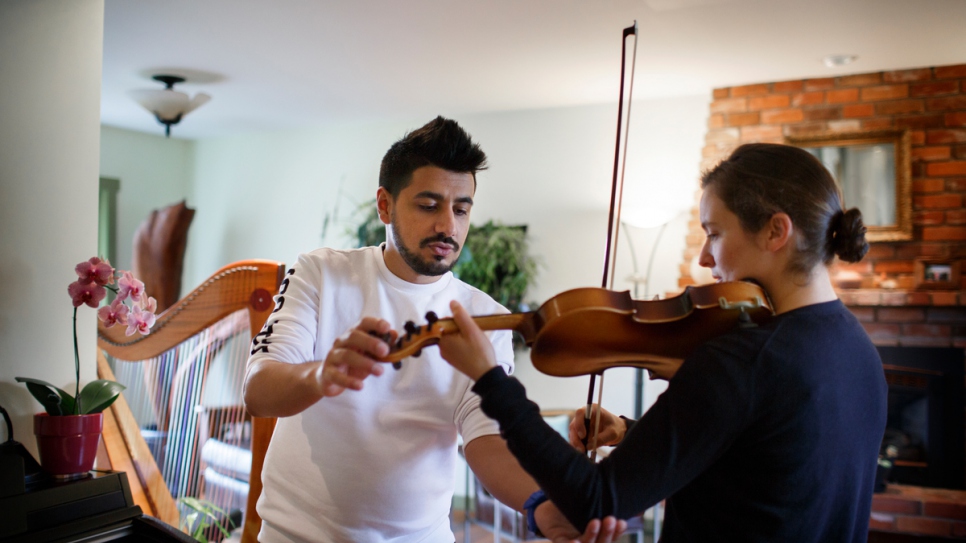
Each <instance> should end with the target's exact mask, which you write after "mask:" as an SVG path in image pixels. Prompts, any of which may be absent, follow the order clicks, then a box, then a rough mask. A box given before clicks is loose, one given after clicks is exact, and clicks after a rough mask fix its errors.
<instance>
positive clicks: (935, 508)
mask: <svg viewBox="0 0 966 543" xmlns="http://www.w3.org/2000/svg"><path fill="white" fill-rule="evenodd" d="M923 506H924V509H923V513H922V514H923V515H925V516H927V517H940V518H948V519H952V520H966V504H964V503H952V502H939V501H935V502H934V501H925V502H923Z"/></svg>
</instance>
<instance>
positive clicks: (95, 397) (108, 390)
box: [80, 379, 127, 415]
mask: <svg viewBox="0 0 966 543" xmlns="http://www.w3.org/2000/svg"><path fill="white" fill-rule="evenodd" d="M125 388H127V387H125V386H124V385H122V384H121V383H118V382H116V381H108V380H106V379H98V380H97V381H91V382H90V383H87V385H86V386H85V387H84V389H83V390H81V393H80V400H81V409H82V410H83V412H84V414H85V415H89V414H91V413H100V412H101V411H103V410H105V409H107V408H108V407H109V406H110V405H111V404H112V403H114V400H116V399H117V397H118V396H120V394H121V391H122V390H124V389H125Z"/></svg>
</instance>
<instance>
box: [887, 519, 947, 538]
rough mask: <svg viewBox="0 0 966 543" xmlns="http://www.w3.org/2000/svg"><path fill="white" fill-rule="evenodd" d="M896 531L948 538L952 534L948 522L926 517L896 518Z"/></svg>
mask: <svg viewBox="0 0 966 543" xmlns="http://www.w3.org/2000/svg"><path fill="white" fill-rule="evenodd" d="M896 529H897V530H898V531H900V532H907V533H911V534H922V535H939V536H944V537H949V536H950V535H952V533H953V526H952V523H951V522H949V521H948V520H943V519H935V518H926V517H903V516H899V517H896Z"/></svg>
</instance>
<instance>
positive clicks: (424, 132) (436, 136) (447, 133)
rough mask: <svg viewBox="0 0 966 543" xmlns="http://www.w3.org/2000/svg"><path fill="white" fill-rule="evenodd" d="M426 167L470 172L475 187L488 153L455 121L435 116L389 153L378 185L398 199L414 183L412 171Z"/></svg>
mask: <svg viewBox="0 0 966 543" xmlns="http://www.w3.org/2000/svg"><path fill="white" fill-rule="evenodd" d="M423 166H436V167H438V168H442V169H444V170H449V171H451V172H457V173H470V174H472V175H473V183H474V185H475V183H476V172H478V171H480V170H485V169H486V153H484V152H483V150H482V149H480V146H479V144H477V143H473V140H472V139H470V135H469V134H467V133H466V131H465V130H463V128H462V127H461V126H460V125H459V124H457V123H456V121H454V120H451V119H445V118H443V117H436V118H435V119H433V120H432V121H429V122H428V123H426V124H425V125H423V126H422V127H420V128H417V129H416V130H413V131H412V132H409V133H408V134H406V135H405V136H404V137H403V139H401V140H399V141H397V142H396V143H394V144H392V147H390V148H389V150H388V151H386V155H385V156H384V157H383V158H382V166H381V167H380V168H379V186H380V187H383V188H384V189H386V190H387V191H388V192H389V194H390V195H392V197H393V198H396V197H397V196H399V193H400V192H401V191H402V190H403V189H404V188H406V187H407V186H408V185H409V182H410V181H412V177H413V172H414V171H416V170H417V169H419V168H421V167H423Z"/></svg>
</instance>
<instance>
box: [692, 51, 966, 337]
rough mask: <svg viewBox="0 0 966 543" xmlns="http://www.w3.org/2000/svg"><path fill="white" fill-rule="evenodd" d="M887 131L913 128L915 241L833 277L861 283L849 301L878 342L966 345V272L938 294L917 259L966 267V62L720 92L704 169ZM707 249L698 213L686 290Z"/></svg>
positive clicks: (883, 246) (881, 250) (876, 252)
mask: <svg viewBox="0 0 966 543" xmlns="http://www.w3.org/2000/svg"><path fill="white" fill-rule="evenodd" d="M882 129H908V130H910V134H911V156H910V161H911V170H912V172H911V173H912V191H913V192H912V194H913V202H912V213H913V239H912V240H911V241H903V242H881V243H874V244H873V245H872V248H871V250H870V251H869V254H868V255H867V256H866V257H865V258H864V259H863V260H862V262H859V263H856V264H850V265H844V264H841V263H840V264H836V268H835V270H833V274H834V273H837V272H838V271H840V270H843V269H847V270H850V271H853V272H857V273H858V274H859V276H860V277H861V282H860V285H859V286H860V287H861V288H857V289H848V290H846V289H840V291H839V292H840V296H841V297H842V299H843V301H844V302H845V303H846V304H847V305H849V306H850V307H851V308H852V309H853V311H854V312H855V313H856V315H858V316H859V318H860V320H862V322H863V324H864V325H865V326H866V329H867V330H868V331H869V334H870V335H871V336H872V338H873V340H874V341H875V342H876V343H877V344H880V345H916V346H960V347H966V273H964V274H963V276H962V277H961V279H960V288H959V289H952V290H932V291H930V290H921V289H917V288H916V286H915V285H916V279H915V275H914V273H915V262H916V260H917V259H922V258H936V259H943V260H949V261H962V260H966V64H964V65H957V66H940V67H933V68H917V69H910V70H899V71H892V72H875V73H867V74H855V75H846V76H840V77H829V78H821V79H800V80H794V81H779V82H774V83H761V84H755V85H744V86H741V87H730V88H722V89H715V90H714V100H713V101H712V103H711V115H710V117H709V119H708V132H707V135H706V137H705V146H704V149H703V152H702V163H701V168H702V170H707V169H709V168H711V167H712V166H714V165H715V164H716V163H717V162H719V161H720V160H721V159H723V158H725V157H727V156H728V154H729V153H730V152H731V151H732V150H734V148H735V147H737V146H738V145H740V144H743V143H752V142H771V143H785V140H786V138H787V137H794V136H805V135H809V134H816V133H826V132H857V131H863V130H882ZM703 243H704V232H703V231H702V230H701V225H700V221H699V219H698V210H697V206H695V208H694V209H693V210H692V213H691V221H690V224H689V233H688V236H687V241H686V247H685V253H684V262H683V263H682V265H681V267H680V273H681V277H680V279H679V285H680V286H681V287H684V286H687V285H690V284H694V279H693V278H692V276H691V266H690V264H691V262H692V260H693V259H694V258H695V256H696V255H697V254H698V253H699V252H700V250H701V245H702V244H703ZM883 284H885V285H889V286H893V287H894V288H888V289H886V288H882V285H883Z"/></svg>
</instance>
